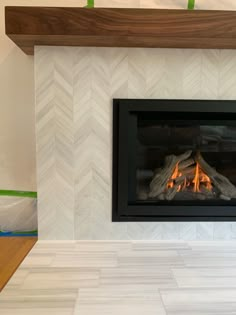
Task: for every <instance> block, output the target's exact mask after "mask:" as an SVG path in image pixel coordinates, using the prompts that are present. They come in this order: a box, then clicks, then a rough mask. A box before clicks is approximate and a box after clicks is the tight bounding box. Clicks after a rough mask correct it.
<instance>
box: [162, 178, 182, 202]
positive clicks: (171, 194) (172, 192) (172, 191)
mask: <svg viewBox="0 0 236 315" xmlns="http://www.w3.org/2000/svg"><path fill="white" fill-rule="evenodd" d="M183 182H184V179H183V180H182V181H180V182H179V183H178V184H175V185H174V187H172V188H169V189H168V190H167V192H166V193H165V199H166V200H172V199H174V197H175V195H176V194H177V192H178V188H179V186H180V185H182V184H183Z"/></svg>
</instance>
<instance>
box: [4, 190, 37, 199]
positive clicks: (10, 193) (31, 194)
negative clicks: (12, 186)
mask: <svg viewBox="0 0 236 315" xmlns="http://www.w3.org/2000/svg"><path fill="white" fill-rule="evenodd" d="M0 196H12V197H28V198H37V192H35V191H19V190H0Z"/></svg>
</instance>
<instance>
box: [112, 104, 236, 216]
mask: <svg viewBox="0 0 236 315" xmlns="http://www.w3.org/2000/svg"><path fill="white" fill-rule="evenodd" d="M144 105H145V106H144ZM137 111H139V112H142V111H143V112H146V111H155V112H157V111H158V112H181V113H196V114H197V113H205V114H206V115H208V116H209V117H210V115H211V113H212V114H213V113H215V114H219V115H220V116H221V117H222V118H223V117H228V119H229V117H230V121H234V122H235V125H236V101H228V100H220V101H218V100H163V99H159V100H150V99H145V100H144V99H114V100H113V170H112V171H113V177H112V221H113V222H122V221H123V222H135V221H141V222H149V221H157V222H158V221H172V222H174V221H236V203H235V204H229V205H226V204H224V202H222V204H219V203H218V204H216V205H205V204H204V205H201V204H199V205H187V204H186V205H181V206H180V205H174V203H172V205H161V204H160V203H159V204H155V203H152V204H148V205H147V204H145V203H143V202H141V201H140V202H139V203H137V202H136V203H135V204H129V203H128V181H127V172H128V161H127V159H126V157H125V156H124V154H123V155H122V152H121V151H124V150H127V149H128V146H129V145H132V144H130V143H129V129H131V130H132V128H128V127H129V124H130V123H131V124H132V121H129V118H128V117H129V112H137ZM120 122H122V127H121V125H120ZM127 132H128V133H127ZM196 213H199V214H196ZM213 213H214V214H213Z"/></svg>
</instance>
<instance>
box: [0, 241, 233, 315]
mask: <svg viewBox="0 0 236 315" xmlns="http://www.w3.org/2000/svg"><path fill="white" fill-rule="evenodd" d="M0 313H1V314H3V315H9V314H14V315H15V314H17V315H21V314H22V315H23V314H24V315H29V314H30V315H31V314H32V315H38V314H40V315H42V314H43V315H51V314H53V315H77V314H78V315H108V314H109V315H110V314H111V315H126V314H127V315H154V314H158V315H164V314H166V315H183V314H184V315H187V314H191V315H198V314H199V315H200V314H201V315H202V314H204V315H206V314H209V315H210V314H211V315H212V314H220V315H224V314H225V315H226V314H227V315H229V314H231V315H232V314H236V242H177V241H176V242H169V241H160V242H156V241H154V242H152V241H147V242H146V241H143V242H121V241H118V242H104V241H101V242H100V241H81V242H80V241H78V242H77V241H76V242H64V241H61V242H46V241H45V242H43V241H39V242H37V244H36V245H35V246H34V248H33V249H32V251H31V252H30V253H29V254H28V256H27V257H26V258H25V260H24V261H23V263H22V264H21V266H20V267H19V269H18V270H17V271H16V273H15V274H14V276H13V277H12V278H11V280H10V281H9V283H8V284H7V286H6V287H5V289H4V290H3V291H2V293H1V294H0Z"/></svg>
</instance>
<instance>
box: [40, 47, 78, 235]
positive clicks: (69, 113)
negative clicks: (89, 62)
mask: <svg viewBox="0 0 236 315" xmlns="http://www.w3.org/2000/svg"><path fill="white" fill-rule="evenodd" d="M70 54H71V53H70V49H68V48H61V49H60V50H59V51H56V50H55V49H54V48H50V49H45V48H41V49H40V48H38V49H37V56H36V57H35V73H36V76H35V85H36V122H37V123H36V138H37V140H36V142H37V178H38V201H39V204H38V207H39V211H38V220H39V235H40V238H41V239H44V238H49V239H74V196H75V193H74V136H73V119H74V115H73V90H74V89H73V61H72V59H71V58H70Z"/></svg>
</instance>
